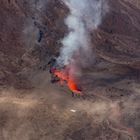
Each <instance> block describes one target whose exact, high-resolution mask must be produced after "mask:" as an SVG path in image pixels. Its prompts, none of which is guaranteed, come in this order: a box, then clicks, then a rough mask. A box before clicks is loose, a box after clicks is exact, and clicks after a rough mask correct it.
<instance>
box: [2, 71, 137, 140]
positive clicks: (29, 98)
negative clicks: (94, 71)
mask: <svg viewBox="0 0 140 140" xmlns="http://www.w3.org/2000/svg"><path fill="white" fill-rule="evenodd" d="M38 76H39V77H38ZM38 76H36V77H35V78H34V79H33V80H34V84H38V85H39V83H40V86H38V89H34V90H15V89H12V88H11V89H7V90H6V89H5V90H1V93H0V139H1V140H19V139H20V140H79V139H80V140H128V139H134V140H135V139H137V137H136V134H135V132H134V131H133V128H131V127H130V128H129V127H126V126H124V125H123V124H121V117H122V114H121V113H122V112H121V111H122V109H121V108H120V105H119V104H118V102H116V101H114V102H112V101H110V100H109V99H107V100H106V99H104V98H102V97H101V96H100V95H99V96H96V94H94V95H92V97H89V98H88V97H86V99H83V98H81V97H74V98H73V97H71V94H70V92H69V91H68V90H67V89H66V88H65V87H60V85H59V84H58V85H57V84H51V83H50V77H49V75H48V73H47V72H44V73H41V74H39V75H38ZM44 77H46V80H45V81H44V80H43V79H44ZM36 78H37V79H40V80H37V81H38V82H36ZM42 80H43V83H42V82H41V81H42ZM127 106H130V104H127ZM124 107H125V106H124ZM120 109H121V110H120ZM126 109H127V108H126V107H125V109H124V110H123V112H124V111H125V110H126ZM131 110H132V109H131Z"/></svg>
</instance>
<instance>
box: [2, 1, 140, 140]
mask: <svg viewBox="0 0 140 140" xmlns="http://www.w3.org/2000/svg"><path fill="white" fill-rule="evenodd" d="M40 1H42V2H44V4H43V5H42V3H41V2H40ZM108 3H109V7H110V8H109V12H108V13H107V15H106V16H105V17H104V19H103V22H102V24H101V25H100V27H99V28H98V29H97V30H96V32H94V33H92V32H91V39H92V42H93V46H92V47H93V52H95V56H96V57H95V59H94V63H93V64H92V65H90V66H89V67H86V68H83V69H82V75H81V76H80V77H79V79H80V81H81V82H80V84H81V86H82V87H83V89H84V93H85V96H84V98H82V97H74V98H72V97H71V93H70V91H69V90H68V89H67V88H66V87H64V86H63V87H61V86H60V85H59V84H51V83H50V75H49V73H48V67H47V65H46V64H47V63H48V61H49V59H50V57H51V56H52V55H56V56H57V55H58V53H59V49H60V47H61V43H60V41H59V40H60V39H62V38H63V37H64V35H65V33H66V32H67V28H66V26H65V25H64V18H65V17H66V15H67V13H68V9H67V8H66V6H65V5H63V4H62V3H60V2H59V0H48V2H47V3H46V2H45V0H39V1H34V0H31V1H27V0H12V1H11V0H1V1H0V140H139V139H140V108H139V106H140V103H139V100H140V2H139V0H133V1H132V0H108ZM40 7H41V10H40ZM40 31H43V38H42V40H41V42H38V38H39V32H40Z"/></svg>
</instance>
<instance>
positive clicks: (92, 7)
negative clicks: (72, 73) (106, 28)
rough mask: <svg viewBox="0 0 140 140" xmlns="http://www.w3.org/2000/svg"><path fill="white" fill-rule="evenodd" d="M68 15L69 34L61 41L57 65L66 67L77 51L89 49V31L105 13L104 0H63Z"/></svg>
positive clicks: (66, 20)
mask: <svg viewBox="0 0 140 140" xmlns="http://www.w3.org/2000/svg"><path fill="white" fill-rule="evenodd" d="M63 2H64V3H65V4H66V6H68V8H69V10H70V14H69V15H68V17H67V18H66V19H65V24H66V25H67V26H68V29H69V34H68V35H67V36H66V37H65V38H64V39H63V40H62V44H63V47H62V49H61V52H60V56H59V57H58V63H59V64H61V65H68V64H70V63H71V62H72V61H73V55H74V54H75V53H77V51H78V50H81V49H82V50H83V51H84V52H86V51H88V50H89V49H90V47H89V46H90V39H89V38H90V37H89V31H91V30H95V29H96V28H97V27H98V25H99V24H100V23H101V20H102V17H103V16H104V14H105V13H106V11H107V4H106V0H63Z"/></svg>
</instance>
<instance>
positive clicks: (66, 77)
mask: <svg viewBox="0 0 140 140" xmlns="http://www.w3.org/2000/svg"><path fill="white" fill-rule="evenodd" d="M54 74H55V75H56V76H57V77H59V78H60V82H61V83H63V82H64V81H65V82H66V84H67V86H68V87H69V89H70V90H71V91H72V92H74V93H76V94H81V90H80V89H79V88H78V86H77V84H76V82H75V81H74V80H73V78H71V77H70V76H69V75H68V74H66V73H64V72H62V71H58V70H56V71H55V72H54Z"/></svg>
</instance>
